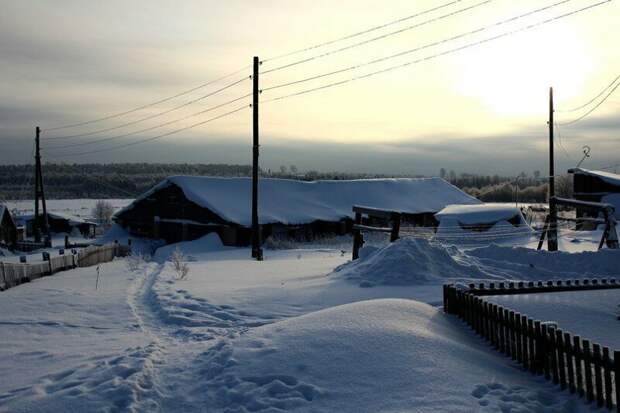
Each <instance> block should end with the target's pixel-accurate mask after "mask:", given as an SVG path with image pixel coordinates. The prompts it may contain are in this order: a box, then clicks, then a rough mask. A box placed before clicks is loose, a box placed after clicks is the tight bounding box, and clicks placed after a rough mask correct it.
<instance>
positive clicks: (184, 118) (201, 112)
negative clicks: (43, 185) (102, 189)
mask: <svg viewBox="0 0 620 413" xmlns="http://www.w3.org/2000/svg"><path fill="white" fill-rule="evenodd" d="M250 96H252V93H248V94H245V95H243V96H239V97H237V98H235V99H232V100H229V101H227V102H224V103H221V104H219V105H216V106H211V107H209V108H207V109H204V110H201V111H199V112H195V113H192V114H189V115H187V116H184V117H182V118H177V119H173V120H171V121H168V122H164V123H160V124H158V125H154V126H150V127H148V128H144V129H140V130H137V131H133V132H128V133H125V134H122V135H116V136H111V137H106V138H101V139H96V140H92V141H88V142H78V143H71V144H66V145H62V146H51V147H47V148H46V149H48V150H51V151H52V153H53V152H54V151H56V150H58V149H64V148H73V147H77V146H86V145H94V144H97V143H103V142H110V141H113V140H117V139H121V138H126V137H128V136H134V135H137V134H140V133H144V132H150V131H152V130H155V129H159V128H163V127H164V126H169V125H172V124H174V123H178V122H181V121H184V120H187V119H190V118H193V117H196V116H199V115H203V114H205V113H208V112H211V111H214V110H216V109H219V108H222V107H224V106H228V105H230V104H232V103H235V102H238V101H240V100H243V99H245V98H248V97H250Z"/></svg>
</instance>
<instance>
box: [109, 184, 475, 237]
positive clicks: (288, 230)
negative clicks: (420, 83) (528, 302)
mask: <svg viewBox="0 0 620 413" xmlns="http://www.w3.org/2000/svg"><path fill="white" fill-rule="evenodd" d="M251 194H252V180H251V179H250V178H212V177H196V176H174V177H170V178H167V179H165V180H164V181H162V182H161V183H160V184H158V185H156V186H155V187H154V188H152V189H151V190H149V191H148V192H146V193H145V194H143V195H142V196H140V197H138V198H137V199H136V200H135V201H134V202H133V203H132V204H130V205H129V206H127V207H126V208H124V209H122V210H121V211H119V212H117V213H116V214H115V216H114V221H115V222H116V223H118V224H119V225H121V226H122V227H124V228H126V229H128V230H129V232H130V233H131V234H133V235H137V236H144V237H153V238H161V239H164V240H165V241H167V242H178V241H181V240H192V239H196V238H199V237H201V236H203V235H206V234H208V233H211V232H216V233H217V234H218V235H219V236H220V238H221V239H222V242H223V243H224V244H225V245H230V246H247V245H249V243H250V234H251V232H250V227H251V213H250V211H251ZM258 199H259V206H258V213H259V222H260V225H261V231H262V238H263V239H266V238H267V237H269V236H275V237H282V238H294V239H298V240H307V239H314V238H315V237H318V236H327V235H331V234H345V233H350V232H351V230H352V218H353V217H352V207H353V205H364V206H367V207H372V208H379V209H388V210H393V211H399V212H402V213H403V214H406V215H407V217H408V220H410V221H411V220H413V221H415V220H418V221H419V222H420V223H422V222H425V220H427V219H428V218H429V217H430V218H432V217H433V214H435V213H436V212H438V211H439V210H441V209H442V208H444V207H445V206H446V205H449V204H455V203H459V204H479V203H480V201H479V200H477V199H476V198H473V197H471V196H469V195H467V194H465V193H464V192H462V191H461V190H459V189H458V188H456V187H455V186H453V185H451V184H450V183H448V182H446V181H445V180H443V179H440V178H419V179H364V180H334V181H313V182H305V181H297V180H288V179H261V180H260V181H259V196H258Z"/></svg>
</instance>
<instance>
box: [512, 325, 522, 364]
mask: <svg viewBox="0 0 620 413" xmlns="http://www.w3.org/2000/svg"><path fill="white" fill-rule="evenodd" d="M514 327H515V333H516V335H515V338H516V339H517V361H518V362H519V363H520V364H523V330H522V326H521V313H515V326H514Z"/></svg>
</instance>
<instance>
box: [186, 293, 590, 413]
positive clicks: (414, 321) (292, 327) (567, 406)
mask: <svg viewBox="0 0 620 413" xmlns="http://www.w3.org/2000/svg"><path fill="white" fill-rule="evenodd" d="M193 366H194V369H195V371H193V372H185V374H190V375H193V376H195V377H197V378H200V380H198V381H197V382H195V383H194V384H193V386H194V388H192V389H191V390H190V393H191V394H192V395H194V397H197V398H198V397H201V398H203V400H202V403H203V404H204V406H210V407H211V409H212V410H213V411H227V412H228V411H230V412H232V411H234V412H250V411H274V412H275V411H288V410H293V409H295V411H299V412H310V411H312V412H321V411H322V412H336V411H338V412H343V413H344V412H355V413H360V412H373V413H374V412H394V411H445V412H471V411H493V412H495V411H513V409H514V411H520V412H539V411H545V412H554V411H555V412H563V411H580V410H582V409H583V410H584V411H585V410H586V408H585V406H582V402H581V401H579V400H577V399H575V398H571V397H570V396H569V395H568V393H560V392H559V391H558V390H555V389H553V387H552V386H551V385H550V384H548V383H546V382H544V380H542V379H540V378H535V377H533V376H531V375H528V374H524V373H522V372H520V371H517V370H516V369H515V367H514V366H513V365H512V364H511V362H509V361H507V360H506V359H505V358H504V357H501V356H499V355H497V354H496V353H495V352H494V351H492V350H490V349H488V348H487V346H484V345H483V344H482V343H481V342H479V341H478V339H477V338H476V337H475V335H473V334H471V332H470V331H468V330H466V329H465V327H464V326H463V325H462V324H461V323H460V322H458V321H456V320H452V319H450V318H448V317H446V316H444V315H442V314H441V313H439V312H438V311H437V310H436V309H435V308H433V307H431V306H428V305H426V304H422V303H419V302H415V301H410V300H373V301H365V302H360V303H355V304H348V305H344V306H339V307H334V308H330V309H326V310H322V311H319V312H315V313H311V314H308V315H305V316H301V317H296V318H293V319H289V320H286V321H282V322H278V323H274V324H270V325H267V326H263V327H258V328H255V329H252V330H250V331H248V332H247V333H246V334H245V335H243V336H242V337H240V338H239V339H237V340H224V341H222V342H221V343H220V344H219V345H217V346H216V347H215V348H214V349H212V350H210V351H207V352H204V353H202V354H200V355H198V356H197V358H196V360H195V362H194V363H193Z"/></svg>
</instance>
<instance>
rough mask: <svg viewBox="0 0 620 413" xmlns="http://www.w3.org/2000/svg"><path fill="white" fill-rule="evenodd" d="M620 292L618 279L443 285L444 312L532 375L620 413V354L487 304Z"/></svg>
mask: <svg viewBox="0 0 620 413" xmlns="http://www.w3.org/2000/svg"><path fill="white" fill-rule="evenodd" d="M610 288H620V282H618V281H617V280H615V279H613V280H575V281H564V282H562V281H557V282H537V283H533V282H530V283H516V284H515V283H499V284H498V285H497V286H496V285H495V283H491V284H488V285H485V284H480V285H478V286H476V285H474V284H470V285H469V287H465V286H457V285H453V284H448V285H444V287H443V299H444V311H445V312H446V313H448V314H454V315H457V316H458V317H459V318H460V319H461V320H463V321H464V322H465V323H467V324H468V325H469V326H470V327H471V328H472V329H473V330H474V331H475V332H476V333H477V334H478V335H479V336H481V337H482V338H483V339H485V340H486V341H487V342H488V343H489V344H490V345H491V346H493V347H494V348H495V349H496V350H498V351H500V352H502V353H504V354H505V355H506V356H508V357H510V358H512V359H513V360H515V361H516V362H518V363H520V364H521V365H522V366H523V368H524V369H525V370H526V371H529V372H530V373H532V374H536V375H544V377H545V378H546V379H547V380H552V381H553V383H555V384H557V385H559V386H560V388H561V389H562V390H567V391H569V392H570V393H572V394H577V395H578V396H579V397H582V398H585V399H586V401H587V402H588V403H591V402H594V403H596V405H597V406H598V407H605V408H607V409H609V410H613V409H615V410H616V411H618V412H620V351H614V352H613V358H612V357H611V351H610V349H609V348H608V347H602V346H601V345H599V344H597V343H592V342H591V341H590V340H588V339H585V338H582V337H580V336H576V335H575V336H573V335H571V333H568V332H565V331H563V330H562V329H560V328H558V326H557V325H555V324H552V323H549V322H544V321H541V320H534V319H532V318H530V317H528V316H526V315H524V314H520V313H518V312H516V311H513V310H511V309H509V308H505V307H503V306H501V305H498V304H494V303H491V302H489V301H487V300H485V299H484V296H489V295H505V294H528V293H540V292H558V291H578V290H597V289H610Z"/></svg>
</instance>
